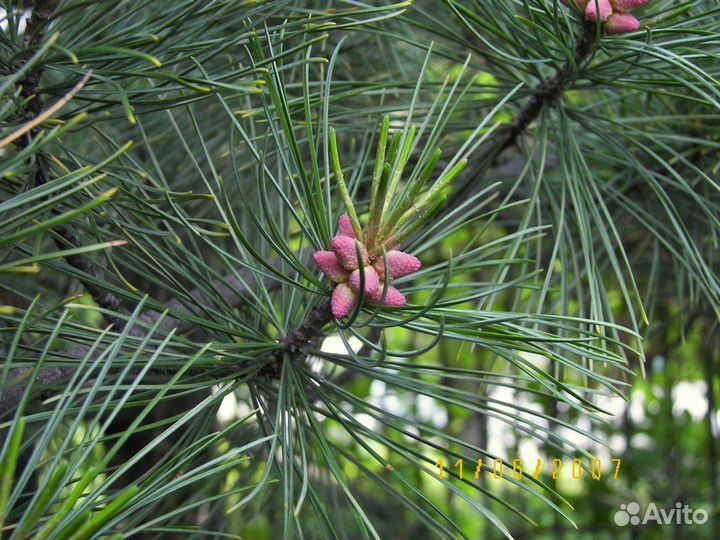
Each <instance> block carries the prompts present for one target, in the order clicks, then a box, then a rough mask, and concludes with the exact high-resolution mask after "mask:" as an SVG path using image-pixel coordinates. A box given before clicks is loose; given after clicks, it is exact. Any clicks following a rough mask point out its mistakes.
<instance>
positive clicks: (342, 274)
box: [313, 214, 420, 318]
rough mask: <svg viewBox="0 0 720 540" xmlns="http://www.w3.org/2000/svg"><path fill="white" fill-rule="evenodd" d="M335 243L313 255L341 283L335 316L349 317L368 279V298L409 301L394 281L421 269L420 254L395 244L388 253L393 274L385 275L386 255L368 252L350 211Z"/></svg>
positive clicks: (398, 304)
mask: <svg viewBox="0 0 720 540" xmlns="http://www.w3.org/2000/svg"><path fill="white" fill-rule="evenodd" d="M331 247H332V251H317V252H315V254H314V255H313V258H314V259H315V263H316V264H317V265H318V267H319V268H320V270H322V271H323V272H324V273H325V275H326V276H327V277H328V278H330V280H331V281H332V282H333V283H336V284H337V285H335V289H334V290H333V293H332V300H331V303H330V306H331V310H332V314H333V315H334V316H335V317H338V318H340V317H345V316H346V315H348V314H349V313H350V312H351V311H352V310H353V309H354V308H355V305H356V304H357V301H358V295H359V291H360V284H361V281H364V290H365V300H366V301H367V302H369V303H373V304H379V303H380V302H381V301H382V300H383V295H385V301H384V305H386V306H392V307H401V306H404V305H405V303H406V300H405V296H403V294H402V293H401V292H400V291H398V290H397V289H396V288H395V287H393V286H392V285H391V284H392V280H393V279H395V278H399V277H401V276H406V275H408V274H412V273H413V272H417V271H418V270H419V269H420V261H419V260H418V258H417V257H413V256H412V255H410V254H408V253H405V252H403V251H400V249H399V248H400V246H395V249H392V250H390V251H388V252H387V254H386V255H387V261H388V267H389V269H390V275H389V276H387V275H385V257H384V256H383V255H382V254H380V255H378V256H372V255H371V254H369V253H368V249H367V247H366V246H365V245H364V244H362V243H361V242H359V241H358V240H357V239H356V236H355V231H354V230H353V227H352V224H351V222H350V218H349V217H348V215H347V214H344V215H343V216H341V217H340V221H339V224H338V235H337V236H336V237H335V238H333V240H332V243H331ZM358 252H359V253H360V257H358ZM361 276H362V277H361ZM386 288H387V291H385V289H386Z"/></svg>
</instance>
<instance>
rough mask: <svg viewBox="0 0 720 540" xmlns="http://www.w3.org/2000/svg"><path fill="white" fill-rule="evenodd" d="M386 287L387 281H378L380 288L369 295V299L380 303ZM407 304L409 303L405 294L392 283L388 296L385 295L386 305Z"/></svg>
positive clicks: (400, 305)
mask: <svg viewBox="0 0 720 540" xmlns="http://www.w3.org/2000/svg"><path fill="white" fill-rule="evenodd" d="M384 289H385V283H384V282H382V281H381V282H380V283H378V288H377V289H376V290H375V292H374V293H372V294H371V295H369V300H370V301H371V302H373V303H375V304H379V303H380V300H382V295H383V291H384ZM405 304H407V300H405V296H403V294H402V293H401V292H400V291H398V290H397V289H396V288H395V287H393V286H392V285H390V286H389V287H388V291H387V296H385V304H384V305H386V306H390V307H402V306H404V305H405Z"/></svg>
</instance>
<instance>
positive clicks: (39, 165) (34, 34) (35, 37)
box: [16, 0, 124, 329]
mask: <svg viewBox="0 0 720 540" xmlns="http://www.w3.org/2000/svg"><path fill="white" fill-rule="evenodd" d="M58 3H59V0H35V2H33V8H32V14H31V15H30V18H29V20H28V24H27V29H26V33H25V38H24V40H23V45H24V47H25V49H26V53H25V55H24V56H23V63H26V62H28V61H29V59H30V57H31V53H32V49H33V48H35V47H37V46H39V45H40V44H41V43H42V41H43V39H44V37H45V33H46V31H47V28H48V26H49V25H50V20H51V19H50V18H51V15H52V14H53V12H54V11H55V8H56V7H57V5H58ZM44 71H45V66H44V64H42V63H41V64H39V65H38V66H37V67H36V68H34V69H32V70H30V71H29V72H28V74H27V75H26V76H25V78H24V79H22V81H21V82H20V85H21V87H22V90H21V95H22V96H23V97H25V98H27V105H26V109H25V112H26V113H27V115H28V116H29V118H30V119H31V120H33V119H35V118H37V117H38V116H40V115H41V114H42V111H43V105H44V103H43V99H42V97H41V96H40V95H38V94H37V87H38V85H39V83H40V78H41V77H42V74H43V72H44ZM36 133H37V128H33V129H32V130H30V132H29V136H30V137H32V136H34V135H35V134H36ZM27 143H28V139H27V138H25V137H23V138H21V139H19V140H18V141H17V143H16V144H17V146H18V147H19V148H24V147H26V146H27ZM47 180H48V178H47V173H46V170H45V158H44V156H43V154H42V153H39V154H38V155H37V162H36V171H35V182H36V184H38V185H40V184H45V183H46V182H47ZM53 231H54V232H55V233H57V235H58V237H57V238H55V239H54V240H55V245H57V246H58V248H59V249H67V247H68V245H69V246H70V247H73V248H74V247H80V246H81V245H82V243H81V242H80V239H79V238H78V236H77V234H75V232H74V231H73V230H72V229H70V228H69V227H67V226H59V227H55V228H54V229H53ZM65 260H66V261H67V263H68V264H69V265H70V266H72V267H74V268H76V269H78V270H80V271H81V272H83V273H85V274H87V275H89V276H92V277H93V278H96V279H97V278H99V277H101V275H102V273H101V272H100V270H99V269H98V268H97V266H96V265H95V263H94V262H93V261H92V259H90V258H89V257H87V256H85V255H71V256H68V257H65ZM80 281H81V282H82V284H83V286H84V287H85V289H86V290H87V291H88V293H89V294H90V295H91V296H92V297H93V300H95V302H96V303H97V304H98V305H99V306H100V307H102V308H105V309H107V310H109V311H113V312H118V313H119V312H121V309H122V307H121V306H122V303H121V301H120V299H119V298H117V297H116V296H114V295H113V294H111V293H109V292H107V291H103V290H102V289H100V288H99V287H97V286H96V285H95V284H94V283H93V282H92V281H91V280H85V279H82V278H81V279H80ZM105 319H106V321H107V322H108V323H109V324H112V325H113V326H115V327H116V328H118V329H120V328H122V327H123V326H124V321H123V320H122V319H120V318H119V317H112V316H105Z"/></svg>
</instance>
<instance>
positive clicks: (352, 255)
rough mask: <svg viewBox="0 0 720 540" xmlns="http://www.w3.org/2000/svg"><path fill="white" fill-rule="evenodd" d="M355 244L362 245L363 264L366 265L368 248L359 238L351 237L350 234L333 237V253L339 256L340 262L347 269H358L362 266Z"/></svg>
mask: <svg viewBox="0 0 720 540" xmlns="http://www.w3.org/2000/svg"><path fill="white" fill-rule="evenodd" d="M355 244H357V245H359V246H360V253H361V254H362V256H363V266H364V265H366V264H367V263H368V262H369V260H368V255H367V249H366V248H365V246H364V245H363V244H360V243H359V242H358V241H357V240H354V239H352V238H350V237H349V236H336V237H335V238H333V239H332V243H331V244H330V245H331V246H332V250H333V253H335V256H336V257H337V259H338V261H340V264H341V265H343V266H344V267H345V268H346V269H347V270H357V269H358V267H359V266H360V265H359V264H358V257H357V251H356V250H355Z"/></svg>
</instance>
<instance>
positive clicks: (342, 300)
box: [330, 283, 357, 319]
mask: <svg viewBox="0 0 720 540" xmlns="http://www.w3.org/2000/svg"><path fill="white" fill-rule="evenodd" d="M356 301H357V297H356V296H355V293H354V292H353V290H352V289H351V288H350V285H348V284H347V283H340V284H338V286H337V287H335V290H333V293H332V298H331V299H330V310H331V311H332V314H333V316H335V317H337V318H338V319H339V318H341V317H345V316H346V315H347V314H348V313H350V312H351V311H352V310H353V308H354V307H355V302H356Z"/></svg>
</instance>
